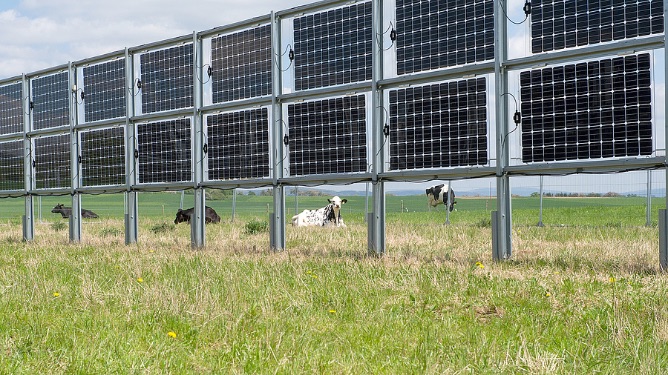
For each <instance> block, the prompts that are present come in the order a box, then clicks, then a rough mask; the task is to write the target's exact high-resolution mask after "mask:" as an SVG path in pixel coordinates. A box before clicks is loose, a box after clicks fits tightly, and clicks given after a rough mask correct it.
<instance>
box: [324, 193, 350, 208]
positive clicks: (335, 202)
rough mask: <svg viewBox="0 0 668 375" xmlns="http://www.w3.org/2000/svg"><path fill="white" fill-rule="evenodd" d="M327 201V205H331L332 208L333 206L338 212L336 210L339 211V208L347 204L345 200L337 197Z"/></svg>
mask: <svg viewBox="0 0 668 375" xmlns="http://www.w3.org/2000/svg"><path fill="white" fill-rule="evenodd" d="M327 201H328V202H329V203H331V204H332V206H334V208H336V209H337V210H338V209H341V206H342V205H343V204H344V203H346V202H348V200H347V199H341V198H339V196H338V195H337V196H334V197H332V199H328V200H327Z"/></svg>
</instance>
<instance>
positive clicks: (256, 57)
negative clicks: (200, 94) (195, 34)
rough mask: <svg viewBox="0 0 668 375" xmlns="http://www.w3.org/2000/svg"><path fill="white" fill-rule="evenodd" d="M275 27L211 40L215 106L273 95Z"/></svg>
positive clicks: (246, 31) (261, 27)
mask: <svg viewBox="0 0 668 375" xmlns="http://www.w3.org/2000/svg"><path fill="white" fill-rule="evenodd" d="M271 61H272V58H271V26H269V25H266V26H260V27H256V28H253V29H250V30H245V31H242V32H238V33H234V34H229V35H223V36H220V37H217V38H213V39H212V40H211V74H212V75H211V80H212V86H213V102H214V103H221V102H228V101H232V100H239V99H247V98H253V97H257V96H264V95H269V94H271V90H272V84H271V81H272V79H271Z"/></svg>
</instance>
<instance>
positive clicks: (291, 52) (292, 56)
mask: <svg viewBox="0 0 668 375" xmlns="http://www.w3.org/2000/svg"><path fill="white" fill-rule="evenodd" d="M288 58H289V59H290V61H292V60H294V59H295V50H293V49H290V52H288Z"/></svg>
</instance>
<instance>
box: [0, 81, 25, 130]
mask: <svg viewBox="0 0 668 375" xmlns="http://www.w3.org/2000/svg"><path fill="white" fill-rule="evenodd" d="M22 86H23V85H22V84H21V82H18V83H12V84H8V85H3V86H0V134H12V133H20V132H22V131H23V101H22V100H21V99H22V93H23V89H22Z"/></svg>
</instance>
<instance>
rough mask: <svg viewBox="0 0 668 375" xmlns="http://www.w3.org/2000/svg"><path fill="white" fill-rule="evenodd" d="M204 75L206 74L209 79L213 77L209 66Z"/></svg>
mask: <svg viewBox="0 0 668 375" xmlns="http://www.w3.org/2000/svg"><path fill="white" fill-rule="evenodd" d="M206 74H208V75H209V77H211V75H213V68H211V66H209V67H208V68H207V69H206Z"/></svg>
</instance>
